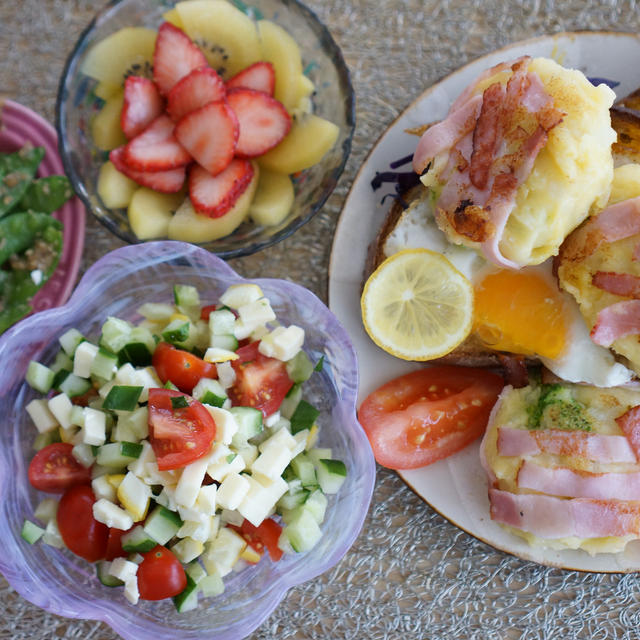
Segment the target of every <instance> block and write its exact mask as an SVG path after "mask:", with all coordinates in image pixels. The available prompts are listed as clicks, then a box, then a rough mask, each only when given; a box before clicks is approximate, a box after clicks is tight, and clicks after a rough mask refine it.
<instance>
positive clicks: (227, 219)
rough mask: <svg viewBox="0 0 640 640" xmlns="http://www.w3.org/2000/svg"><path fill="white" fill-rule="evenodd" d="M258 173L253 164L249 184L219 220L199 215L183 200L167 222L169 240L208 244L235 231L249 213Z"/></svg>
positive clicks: (188, 202)
mask: <svg viewBox="0 0 640 640" xmlns="http://www.w3.org/2000/svg"><path fill="white" fill-rule="evenodd" d="M259 173H260V172H259V170H258V167H257V166H256V165H255V163H254V175H253V179H252V180H251V183H250V184H249V186H248V187H247V188H246V190H245V192H244V193H243V194H242V195H241V196H240V197H239V198H238V200H237V202H236V204H235V205H234V207H233V208H232V209H231V210H230V211H227V213H225V214H224V215H223V216H220V217H219V218H209V217H208V216H203V215H200V214H199V213H197V212H196V211H195V209H194V208H193V205H192V204H191V200H189V198H185V200H184V202H183V203H182V205H180V207H179V208H178V210H177V211H176V214H175V215H174V216H173V218H172V219H171V221H170V222H169V229H168V233H167V235H168V236H169V239H170V240H182V241H184V242H210V241H211V240H217V239H218V238H223V237H224V236H228V235H229V234H230V233H232V232H233V231H235V230H236V229H237V228H238V227H239V226H240V225H241V224H242V222H243V220H244V219H245V218H246V217H247V214H248V213H249V206H250V205H251V200H252V199H253V194H254V193H255V191H256V187H257V185H258V179H259Z"/></svg>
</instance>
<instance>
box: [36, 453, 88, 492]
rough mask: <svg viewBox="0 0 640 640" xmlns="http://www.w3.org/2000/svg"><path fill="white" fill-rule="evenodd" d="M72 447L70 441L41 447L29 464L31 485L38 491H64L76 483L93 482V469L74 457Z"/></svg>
mask: <svg viewBox="0 0 640 640" xmlns="http://www.w3.org/2000/svg"><path fill="white" fill-rule="evenodd" d="M72 449H73V445H72V444H70V443H68V442H54V443H52V444H48V445H47V446H46V447H43V448H42V449H40V451H38V453H36V455H35V456H33V459H32V460H31V463H30V464H29V482H30V483H31V486H32V487H33V488H34V489H38V491H46V492H47V493H62V492H63V491H65V490H66V489H68V488H69V487H71V486H73V485H75V484H85V483H88V482H91V469H90V468H86V467H83V466H82V465H81V464H80V463H79V462H78V461H77V460H76V459H75V458H74V457H73V455H72V454H71V451H72Z"/></svg>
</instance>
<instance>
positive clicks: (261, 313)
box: [233, 298, 276, 339]
mask: <svg viewBox="0 0 640 640" xmlns="http://www.w3.org/2000/svg"><path fill="white" fill-rule="evenodd" d="M275 319H276V314H275V313H274V311H273V309H272V308H271V304H270V303H269V300H267V299H266V298H259V299H258V300H254V301H252V302H249V303H247V304H243V305H242V306H241V307H239V308H238V319H237V320H236V323H235V325H234V331H233V332H234V335H235V336H236V338H238V331H240V333H242V337H243V338H246V337H248V336H249V334H251V332H252V331H254V330H255V329H257V328H258V327H261V326H264V325H265V324H267V323H268V322H273V321H274V320H275ZM247 331H248V333H246V335H245V332H247ZM238 339H240V338H238Z"/></svg>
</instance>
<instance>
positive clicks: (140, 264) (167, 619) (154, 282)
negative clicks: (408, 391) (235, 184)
mask: <svg viewBox="0 0 640 640" xmlns="http://www.w3.org/2000/svg"><path fill="white" fill-rule="evenodd" d="M239 282H244V280H243V279H242V278H241V277H240V276H238V275H237V274H236V273H235V272H234V271H233V270H232V269H231V268H230V267H229V266H228V265H227V264H226V263H225V262H224V261H222V260H221V259H219V258H217V257H216V256H214V255H212V254H211V253H209V252H207V251H205V250H204V249H202V248H200V247H196V246H194V245H191V244H187V243H182V242H171V241H157V242H148V243H145V244H142V245H137V246H135V245H134V246H126V247H123V248H121V249H118V250H116V251H113V252H112V253H110V254H108V255H106V256H105V257H103V258H102V259H100V260H99V261H98V262H96V264H94V265H93V266H92V267H91V268H90V269H89V270H88V271H87V273H86V274H85V275H84V277H83V278H82V280H81V281H80V283H79V285H78V287H77V288H76V290H75V292H74V293H73V295H72V297H71V298H70V300H69V301H68V303H67V304H66V305H65V306H63V307H59V308H55V309H50V310H47V311H43V312H41V313H38V314H35V315H33V316H31V317H29V318H27V319H25V320H24V321H22V322H21V323H19V324H18V325H16V326H14V327H12V328H11V329H9V330H8V331H7V332H5V333H4V334H3V336H2V337H1V338H0V361H2V362H11V366H10V367H3V368H2V370H0V415H2V416H3V420H2V426H1V427H0V429H1V437H2V442H3V446H2V447H0V505H1V506H0V539H2V541H3V552H2V554H0V571H2V573H3V574H4V576H5V577H6V579H7V580H8V582H9V583H10V584H11V586H12V587H13V588H14V589H16V591H18V592H19V593H20V594H21V595H22V596H23V597H25V598H26V599H27V600H29V601H31V602H33V603H34V604H36V605H37V606H39V607H42V608H43V609H46V610H47V611H50V612H53V613H56V614H58V615H62V616H67V617H71V618H88V619H95V620H103V621H104V622H106V623H107V624H109V625H110V626H111V627H112V628H113V629H114V630H115V631H116V632H117V633H119V634H120V635H121V636H122V637H124V638H126V639H131V640H134V639H135V640H162V639H164V638H166V639H171V640H175V638H177V637H179V638H181V639H185V640H186V639H187V638H205V637H206V638H212V637H215V638H218V639H219V640H222V639H227V640H230V639H232V638H242V637H244V636H246V635H248V634H249V633H251V631H253V630H254V629H255V628H256V627H258V626H259V625H260V623H261V622H262V621H263V620H264V619H265V618H266V617H267V616H268V615H269V613H270V612H271V611H272V610H273V609H274V608H275V607H276V606H277V604H278V603H279V602H280V601H281V600H282V598H283V597H284V595H285V593H286V591H287V590H288V589H289V588H290V587H292V586H294V585H296V584H300V583H302V582H304V581H306V580H309V579H311V578H313V577H315V576H317V575H319V574H320V573H322V572H324V571H326V570H327V569H329V568H330V567H332V566H333V565H334V564H336V563H337V562H338V561H339V560H340V558H341V557H342V556H343V555H344V554H345V553H346V551H347V550H348V549H349V547H350V546H351V544H352V543H353V542H354V540H355V539H356V536H357V535H358V533H359V531H360V529H361V527H362V524H363V521H364V518H365V515H366V513H367V510H368V508H369V503H370V500H371V494H372V491H373V483H374V477H375V463H374V459H373V454H372V453H371V448H370V446H369V443H368V441H367V438H366V436H365V434H364V431H363V430H362V428H361V427H360V425H359V424H358V422H357V420H356V412H355V406H356V393H357V384H358V374H357V365H356V357H355V351H354V349H353V347H352V345H351V342H350V340H349V338H348V336H347V334H346V332H345V331H344V329H343V328H342V326H341V325H340V324H339V323H338V321H337V320H336V318H335V316H334V315H333V314H332V313H331V312H330V311H329V310H328V309H327V307H326V306H325V305H324V304H323V303H322V302H321V301H320V300H319V299H318V298H317V297H316V296H315V295H314V294H312V293H311V292H309V291H308V290H306V289H304V288H303V287H301V286H300V285H296V284H293V283H291V282H287V281H283V280H274V279H258V280H253V282H257V283H258V284H259V285H260V287H261V288H262V289H263V291H264V293H265V295H266V296H267V297H269V299H270V300H271V303H272V305H273V308H274V310H275V312H276V314H277V316H278V319H280V320H282V321H283V322H284V323H286V324H290V323H295V324H298V325H299V326H301V327H303V328H304V329H305V333H306V337H305V347H304V348H305V350H306V351H307V353H308V354H309V355H310V356H311V358H312V359H313V360H314V361H317V360H318V359H319V358H320V357H321V356H324V367H323V369H322V371H321V372H319V373H316V374H314V375H313V376H312V377H311V379H310V380H309V381H308V382H307V383H306V391H305V397H308V399H309V400H310V402H312V403H313V404H314V405H316V406H317V407H318V409H320V411H321V414H320V417H319V419H318V424H319V425H320V441H319V446H322V447H331V448H332V449H333V452H334V453H333V455H334V457H336V458H339V459H341V460H343V461H344V462H345V464H346V466H347V470H348V471H347V478H346V481H345V483H344V484H343V485H342V487H341V489H340V491H339V492H338V493H337V494H336V495H335V496H329V507H328V509H327V516H326V519H325V521H324V523H323V524H322V531H323V536H322V538H321V540H320V541H319V542H318V544H317V545H316V546H315V547H314V548H313V549H312V550H310V551H308V552H307V553H304V554H300V555H286V554H285V556H284V557H283V558H282V560H281V561H280V562H277V563H274V562H271V560H270V559H269V558H268V557H266V556H265V557H263V559H262V560H261V561H260V562H259V563H258V564H257V565H254V566H249V567H246V568H245V569H243V570H241V571H238V572H234V573H231V574H229V575H228V576H227V577H226V578H225V581H226V589H225V591H224V593H223V594H222V595H220V596H217V597H215V598H210V599H202V598H201V599H200V602H199V604H198V608H197V609H195V610H193V611H189V612H188V613H183V614H180V613H178V612H177V611H176V609H175V607H174V605H173V603H172V602H170V601H164V602H162V601H161V602H148V601H146V602H144V601H140V603H139V604H138V605H135V606H133V605H130V604H129V603H128V602H127V601H126V600H125V597H124V594H123V591H122V590H121V589H112V588H109V587H105V586H103V585H101V584H100V582H99V581H98V580H97V578H96V576H95V567H94V566H92V565H91V564H89V563H87V562H85V561H84V560H82V559H81V558H79V557H77V556H74V555H73V554H72V553H71V552H69V551H67V550H61V549H55V548H53V547H51V546H48V545H46V544H44V543H42V541H39V542H38V543H36V544H33V545H30V544H27V543H26V542H25V541H24V540H22V538H21V537H20V531H21V527H22V524H23V522H24V519H25V518H29V519H33V518H34V515H33V512H34V509H35V507H36V505H37V504H38V502H39V501H40V500H41V499H42V498H43V497H44V495H45V494H39V493H38V492H37V491H35V490H34V489H32V488H31V487H30V485H29V482H28V480H27V466H28V463H29V461H30V459H31V458H32V457H33V454H34V451H33V449H32V443H33V439H34V437H35V435H36V429H35V427H34V426H33V424H32V422H31V420H30V418H29V417H28V415H27V414H26V411H25V405H26V404H27V403H28V402H29V401H30V400H31V399H32V398H34V397H37V396H38V394H37V392H35V391H33V390H32V389H31V388H30V387H29V386H28V385H27V384H26V383H25V382H24V376H25V373H26V370H27V366H28V364H29V361H30V360H32V359H36V360H38V361H41V362H44V363H47V362H49V361H51V360H52V359H53V357H54V354H55V352H56V351H57V349H58V344H57V338H58V337H59V336H60V335H61V334H62V333H64V331H66V330H67V329H69V328H71V327H75V328H77V329H79V330H80V331H81V332H82V333H83V334H84V335H87V336H88V337H89V336H97V335H99V331H100V327H101V324H102V322H103V321H104V319H106V317H107V316H109V315H115V316H119V317H123V318H127V319H139V317H137V316H136V308H137V307H138V306H139V305H140V304H141V303H142V302H144V301H172V295H173V294H172V284H174V283H183V284H191V285H195V286H196V287H198V289H199V291H200V293H201V296H202V299H203V300H204V301H206V300H207V299H210V300H211V301H214V300H216V299H217V297H218V296H219V295H220V294H221V293H222V292H223V291H224V289H226V287H228V286H229V285H230V284H233V283H239Z"/></svg>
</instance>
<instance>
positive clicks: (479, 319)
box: [382, 189, 632, 387]
mask: <svg viewBox="0 0 640 640" xmlns="http://www.w3.org/2000/svg"><path fill="white" fill-rule="evenodd" d="M412 248H426V249H431V250H432V251H437V252H439V253H441V254H443V255H444V256H445V257H446V258H448V260H449V261H450V262H451V263H452V264H453V265H454V266H455V267H456V268H457V269H458V271H460V272H461V273H462V274H464V275H465V276H466V277H467V278H468V279H469V281H470V282H471V283H472V285H473V287H474V293H475V296H474V326H473V330H472V335H473V337H474V338H478V339H479V340H480V342H481V343H482V344H483V345H484V346H485V347H486V348H487V349H491V350H496V351H507V352H510V353H517V354H522V355H526V356H533V357H538V358H539V359H540V360H541V361H542V363H543V364H544V365H545V366H546V367H547V368H548V369H549V370H551V371H552V372H553V373H555V374H556V375H557V376H558V377H560V378H562V379H563V380H567V381H570V382H586V383H589V384H593V385H596V386H599V387H611V386H617V385H621V384H624V383H626V382H628V381H629V380H630V379H631V377H632V372H631V371H629V370H628V369H627V368H626V367H625V366H623V365H622V364H620V363H618V362H616V361H615V359H614V357H613V355H612V354H611V352H610V351H609V350H608V349H605V348H604V347H601V346H598V345H596V344H594V343H593V342H592V341H591V339H590V338H589V329H588V328H587V325H586V324H585V322H584V320H583V318H582V315H581V314H580V310H579V308H578V306H577V304H576V302H575V300H574V299H573V298H572V297H571V296H570V295H568V294H567V293H565V292H563V291H561V290H560V289H559V288H558V285H557V284H556V280H555V277H554V276H553V273H552V263H551V260H547V261H545V262H543V263H542V264H539V265H535V266H529V267H525V268H523V269H520V270H518V271H514V270H507V269H501V268H499V267H496V266H495V265H493V264H491V263H489V262H488V261H487V260H485V259H484V258H483V257H482V256H480V255H479V254H478V253H477V252H476V251H475V250H473V249H470V248H468V247H465V246H462V245H457V244H452V243H451V242H449V240H448V239H447V237H446V235H445V234H444V233H443V232H442V231H441V230H440V229H439V228H438V226H437V224H436V222H435V218H434V205H433V197H432V196H431V194H430V192H429V190H428V189H425V190H423V191H422V192H421V193H420V195H419V197H417V198H415V199H414V200H413V201H412V202H411V204H410V206H409V207H408V208H407V209H406V210H405V211H404V212H403V213H402V215H401V216H400V218H399V220H398V221H397V223H396V225H395V227H394V228H393V230H392V231H391V233H389V235H388V236H387V237H386V239H385V242H384V245H383V247H382V250H383V253H384V255H385V257H388V256H390V255H393V254H394V253H397V252H398V251H401V250H403V249H412Z"/></svg>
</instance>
